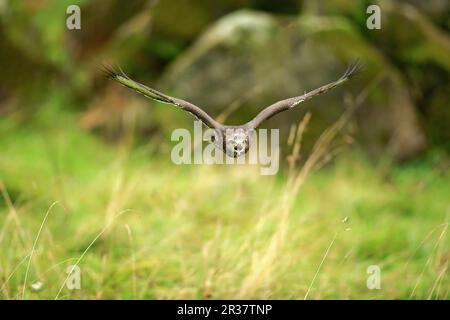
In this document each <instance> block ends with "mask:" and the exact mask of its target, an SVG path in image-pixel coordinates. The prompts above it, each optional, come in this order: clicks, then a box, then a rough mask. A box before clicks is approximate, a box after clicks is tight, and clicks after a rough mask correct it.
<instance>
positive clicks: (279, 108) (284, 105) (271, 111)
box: [247, 60, 361, 128]
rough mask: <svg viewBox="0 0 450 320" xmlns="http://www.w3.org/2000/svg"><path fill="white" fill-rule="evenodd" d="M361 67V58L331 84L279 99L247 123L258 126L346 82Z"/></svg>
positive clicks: (254, 126) (253, 126)
mask: <svg viewBox="0 0 450 320" xmlns="http://www.w3.org/2000/svg"><path fill="white" fill-rule="evenodd" d="M360 68H361V63H360V62H359V60H356V61H355V62H354V63H353V64H351V65H350V66H349V67H348V68H347V70H346V71H345V73H344V74H343V75H342V76H341V77H340V78H339V79H338V80H336V81H334V82H331V83H329V84H326V85H324V86H322V87H320V88H317V89H315V90H312V91H310V92H307V93H305V94H303V95H301V96H297V97H293V98H288V99H285V100H281V101H278V102H276V103H274V104H272V105H270V106H268V107H267V108H265V109H264V110H263V111H261V112H260V113H259V114H258V115H257V116H256V117H255V118H254V119H253V120H251V121H250V122H248V123H247V125H248V126H250V127H252V128H256V127H258V126H259V125H260V124H261V123H262V122H264V121H265V120H267V119H269V118H271V117H273V116H274V115H276V114H278V113H280V112H283V111H286V110H289V109H291V108H293V107H295V106H296V105H298V104H300V103H302V102H303V101H306V100H308V99H311V98H312V97H314V96H317V95H319V94H321V93H324V92H327V91H328V90H330V89H333V88H335V87H337V86H339V85H340V84H342V83H344V82H346V81H347V80H348V79H349V78H350V77H352V76H353V75H354V74H355V73H357V72H358V71H359V70H360Z"/></svg>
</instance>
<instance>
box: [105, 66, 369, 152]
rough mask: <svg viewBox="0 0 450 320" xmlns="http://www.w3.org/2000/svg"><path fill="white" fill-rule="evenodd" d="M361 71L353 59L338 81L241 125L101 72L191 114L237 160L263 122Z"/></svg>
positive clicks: (112, 73)
mask: <svg viewBox="0 0 450 320" xmlns="http://www.w3.org/2000/svg"><path fill="white" fill-rule="evenodd" d="M360 68H361V64H360V62H359V60H356V61H355V62H354V63H352V64H351V65H349V67H348V68H347V70H346V71H345V73H344V74H343V75H342V76H341V77H340V78H339V79H338V80H336V81H334V82H331V83H329V84H326V85H324V86H322V87H320V88H317V89H314V90H312V91H310V92H307V93H304V94H303V95H300V96H296V97H292V98H288V99H285V100H281V101H278V102H275V103H274V104H272V105H270V106H268V107H267V108H265V109H264V110H262V111H261V112H260V113H258V115H257V116H256V117H255V118H253V119H252V120H251V121H249V122H247V123H245V124H243V125H240V126H229V125H223V124H221V123H219V122H217V121H216V120H214V119H213V118H212V117H211V116H210V115H209V114H207V113H206V112H205V111H204V110H203V109H201V108H199V107H197V106H196V105H194V104H192V103H190V102H187V101H184V100H181V99H178V98H174V97H171V96H169V95H166V94H164V93H161V92H159V91H157V90H155V89H152V88H150V87H148V86H146V85H143V84H141V83H139V82H136V81H134V80H132V79H130V78H129V77H128V76H127V75H126V74H125V73H124V72H123V71H122V70H120V68H119V70H120V71H119V72H118V71H116V70H114V69H112V68H109V67H105V68H104V70H103V71H104V72H105V74H106V76H107V77H108V78H109V79H112V80H115V81H117V82H119V83H120V84H122V85H124V86H125V87H128V88H130V89H132V90H134V91H136V92H138V93H141V94H143V95H144V96H146V97H147V98H150V99H154V100H157V101H160V102H163V103H168V104H172V105H175V106H177V107H179V108H181V109H183V110H185V111H187V112H190V113H191V114H193V115H194V116H195V117H196V118H197V119H199V120H200V121H202V122H203V123H204V124H205V125H206V126H208V127H209V128H211V129H214V134H213V135H212V137H211V142H212V143H214V145H216V147H218V148H219V149H220V150H222V151H223V152H224V153H226V154H227V155H228V156H230V157H233V158H237V157H239V156H241V155H243V154H245V153H246V152H247V151H248V150H249V148H250V143H251V137H252V133H253V131H254V130H255V129H256V128H257V127H258V126H259V125H260V124H261V123H262V122H264V121H265V120H267V119H269V118H271V117H273V116H274V115H276V114H278V113H280V112H283V111H286V110H289V109H291V108H293V107H295V106H297V105H299V104H300V103H302V102H304V101H306V100H308V99H311V98H312V97H314V96H317V95H319V94H322V93H324V92H327V91H328V90H330V89H333V88H335V87H337V86H339V85H341V84H343V83H344V82H346V81H347V80H348V79H350V78H351V77H352V76H353V75H355V74H356V73H357V72H358V71H359V70H360Z"/></svg>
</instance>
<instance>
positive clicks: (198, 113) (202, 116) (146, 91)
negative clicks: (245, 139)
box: [103, 67, 220, 129]
mask: <svg viewBox="0 0 450 320" xmlns="http://www.w3.org/2000/svg"><path fill="white" fill-rule="evenodd" d="M103 72H104V73H105V75H106V76H107V77H108V78H109V79H112V80H115V81H117V82H119V83H120V84H122V85H123V86H125V87H127V88H130V89H132V90H134V91H136V92H138V93H140V94H142V95H144V96H146V97H147V98H150V99H153V100H157V101H160V102H163V103H168V104H172V105H175V106H177V107H179V108H181V109H183V110H185V111H187V112H189V113H191V114H193V115H194V116H195V117H196V118H197V119H199V120H200V121H202V122H203V123H204V124H205V125H206V126H208V127H210V128H212V129H215V128H218V127H219V126H220V124H219V123H218V122H217V121H215V120H214V119H213V118H212V117H211V116H210V115H209V114H207V113H206V112H205V111H203V110H202V109H201V108H199V107H197V106H196V105H194V104H192V103H190V102H187V101H184V100H181V99H177V98H174V97H171V96H168V95H166V94H164V93H161V92H159V91H157V90H155V89H152V88H150V87H147V86H146V85H144V84H142V83H139V82H136V81H134V80H132V79H130V78H129V77H128V76H127V75H126V74H125V73H123V72H122V71H121V72H116V71H115V70H113V69H112V68H109V67H103Z"/></svg>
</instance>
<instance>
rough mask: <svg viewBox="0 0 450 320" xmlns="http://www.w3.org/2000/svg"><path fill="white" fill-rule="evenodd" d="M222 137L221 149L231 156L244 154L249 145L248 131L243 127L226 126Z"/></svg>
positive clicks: (236, 156) (235, 156)
mask: <svg viewBox="0 0 450 320" xmlns="http://www.w3.org/2000/svg"><path fill="white" fill-rule="evenodd" d="M223 139H224V140H223V143H222V150H223V151H224V152H225V153H226V154H227V155H228V156H229V157H232V158H238V157H240V156H241V155H243V154H245V153H246V152H247V151H248V149H249V147H250V131H249V130H246V129H244V128H240V127H238V128H226V129H225V130H224V131H223Z"/></svg>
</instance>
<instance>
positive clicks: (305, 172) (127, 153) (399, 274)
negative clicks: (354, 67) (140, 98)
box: [0, 109, 450, 299]
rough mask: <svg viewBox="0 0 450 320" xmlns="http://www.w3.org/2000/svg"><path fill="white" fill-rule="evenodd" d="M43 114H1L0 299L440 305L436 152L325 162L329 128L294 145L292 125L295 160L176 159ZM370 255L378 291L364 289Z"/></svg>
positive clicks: (445, 216)
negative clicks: (268, 163)
mask: <svg viewBox="0 0 450 320" xmlns="http://www.w3.org/2000/svg"><path fill="white" fill-rule="evenodd" d="M45 110H46V109H43V111H42V112H41V113H39V114H40V116H41V117H42V119H40V118H39V117H38V119H37V121H36V122H33V124H30V125H23V123H22V122H20V121H18V120H15V119H14V116H10V117H8V118H0V137H1V139H0V153H1V156H0V188H1V197H0V199H1V200H0V252H1V253H0V298H2V299H22V298H23V299H54V298H56V299H73V298H77V299H92V298H97V299H134V298H137V299H170V298H172V299H206V298H207V299H221V298H255V299H266V298H267V299H324V298H327V299H448V295H449V288H450V278H449V274H448V264H449V258H450V241H448V232H447V231H448V222H449V217H450V206H449V195H450V180H449V179H450V177H449V171H448V159H447V158H446V157H445V155H442V154H441V153H439V152H438V151H430V152H428V153H427V154H426V155H425V156H423V157H420V158H419V159H417V160H415V161H413V162H409V163H407V164H404V165H394V164H391V163H390V162H389V161H387V160H386V161H379V162H376V163H374V162H371V161H369V160H367V159H366V157H365V156H364V155H362V153H360V152H359V151H358V150H357V149H356V148H351V147H348V148H346V149H345V150H344V151H342V152H340V153H339V154H337V155H336V156H335V157H334V158H335V159H334V160H333V162H332V165H330V164H329V163H327V161H328V160H327V157H329V156H330V154H331V153H332V150H331V149H330V148H332V147H331V142H330V141H331V140H332V139H334V138H335V137H336V136H337V134H336V133H333V132H331V133H330V132H325V133H324V135H323V136H322V138H320V139H319V140H318V142H317V148H316V149H314V151H313V152H311V153H310V154H303V153H302V150H301V143H300V142H301V141H300V139H301V133H302V132H301V130H299V131H298V135H297V137H296V141H295V142H292V143H291V145H290V147H289V146H286V148H291V149H292V150H294V151H293V154H292V155H293V156H297V158H298V157H300V158H301V159H302V160H305V159H306V158H307V160H306V161H303V162H302V164H301V165H292V166H291V169H285V170H283V171H280V172H279V173H278V174H277V175H275V176H261V175H260V174H259V171H258V168H256V167H255V166H226V165H222V166H220V165H195V166H194V165H192V166H188V165H182V166H177V165H174V164H172V162H171V161H170V148H166V149H167V150H166V149H163V151H161V152H155V150H154V149H153V147H152V145H151V144H136V143H135V141H134V138H133V133H132V132H130V133H129V134H126V135H124V137H123V138H122V140H121V141H120V142H119V143H117V144H108V143H104V142H102V141H101V140H100V139H99V138H98V137H96V136H95V135H93V134H92V133H90V132H88V131H86V130H83V129H81V128H80V127H79V126H78V123H77V118H76V116H74V115H72V114H63V113H57V114H56V113H55V114H53V113H52V112H51V111H45ZM50 110H51V109H50ZM327 134H328V136H327ZM330 135H331V136H330ZM169 147H170V145H169ZM164 150H166V151H164ZM293 158H295V157H292V158H290V159H293ZM291 163H292V162H291ZM288 167H289V166H288ZM73 265H77V266H78V267H79V268H80V275H81V288H80V289H79V290H76V289H75V290H69V289H68V288H67V286H66V280H67V278H68V276H69V275H68V272H67V271H68V270H69V269H70V268H71V267H70V266H73ZM371 265H376V266H378V267H379V268H380V272H381V274H380V275H381V288H380V289H374V290H370V289H368V288H367V285H366V281H367V278H368V277H369V274H368V273H367V269H368V267H369V266H371ZM69 271H70V270H69Z"/></svg>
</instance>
